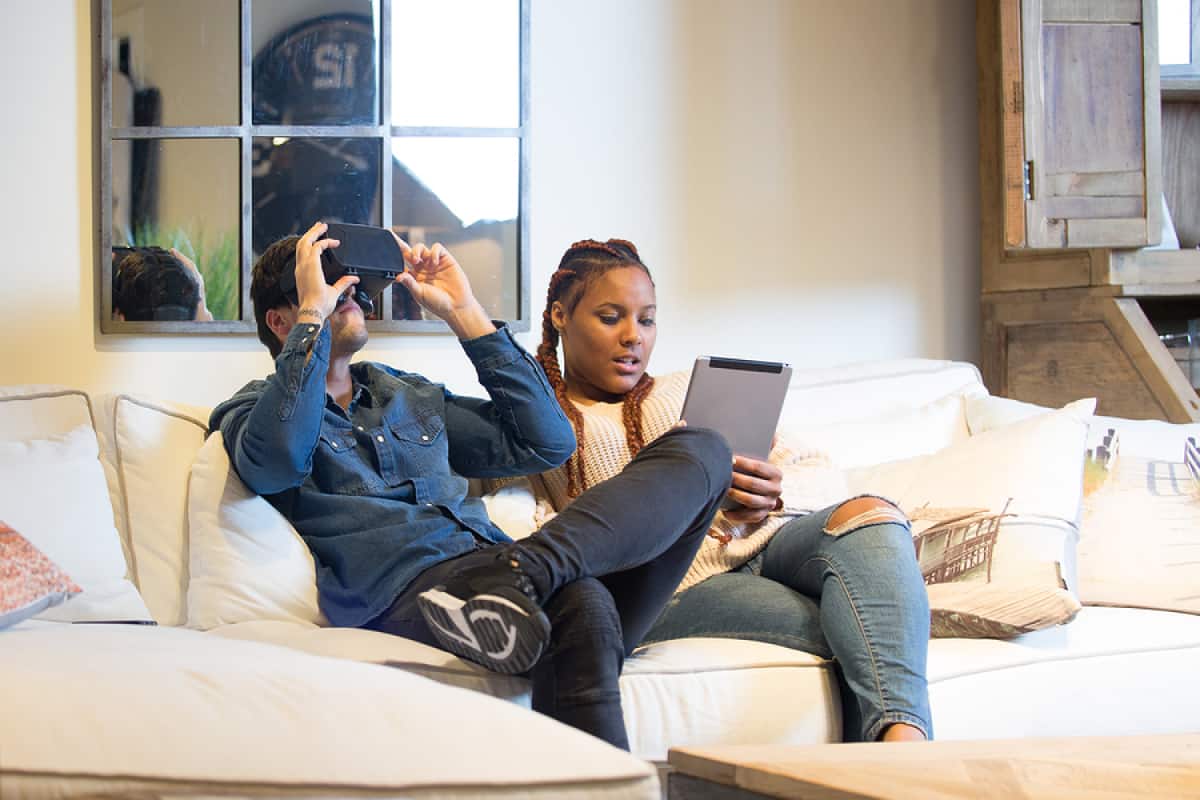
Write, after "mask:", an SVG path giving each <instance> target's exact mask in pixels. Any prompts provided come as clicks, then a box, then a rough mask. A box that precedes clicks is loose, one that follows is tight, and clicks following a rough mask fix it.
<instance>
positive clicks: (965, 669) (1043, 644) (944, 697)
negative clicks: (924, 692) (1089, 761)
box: [928, 608, 1200, 739]
mask: <svg viewBox="0 0 1200 800" xmlns="http://www.w3.org/2000/svg"><path fill="white" fill-rule="evenodd" d="M1198 673H1200V617H1198V616H1194V615H1189V614H1177V613H1171V612H1165V611H1147V610H1142V609H1130V608H1084V609H1082V610H1081V611H1080V612H1079V614H1078V616H1077V617H1076V618H1075V620H1074V621H1072V622H1071V624H1070V625H1061V626H1058V627H1055V628H1048V629H1046V630H1042V631H1036V632H1034V633H1028V634H1025V635H1023V636H1018V637H1016V638H1015V639H1009V640H1005V641H1000V640H995V639H937V640H934V641H931V642H930V643H929V668H928V675H929V695H930V703H931V705H932V709H933V720H934V734H935V736H937V738H939V739H997V738H1016V737H1027V736H1081V735H1091V736H1110V735H1112V736H1116V735H1139V734H1156V733H1183V732H1189V731H1194V730H1195V727H1196V719H1197V718H1200V692H1196V691H1193V689H1192V687H1194V685H1195V680H1196V675H1197V674H1198Z"/></svg>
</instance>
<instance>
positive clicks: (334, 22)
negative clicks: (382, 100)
mask: <svg viewBox="0 0 1200 800" xmlns="http://www.w3.org/2000/svg"><path fill="white" fill-rule="evenodd" d="M250 26H251V38H252V48H253V49H252V53H253V66H252V78H251V84H252V92H251V95H252V99H251V102H252V106H253V118H254V123H255V124H258V125H373V124H377V123H378V121H379V99H378V98H379V91H378V75H379V71H378V70H377V69H376V62H377V60H378V53H379V46H378V42H379V35H378V32H379V8H378V3H377V2H372V0H255V1H254V3H253V4H252V5H251V15H250Z"/></svg>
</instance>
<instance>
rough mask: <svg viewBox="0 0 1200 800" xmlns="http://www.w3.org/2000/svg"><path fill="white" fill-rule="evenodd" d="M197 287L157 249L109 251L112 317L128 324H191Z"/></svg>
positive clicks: (187, 272) (183, 268)
mask: <svg viewBox="0 0 1200 800" xmlns="http://www.w3.org/2000/svg"><path fill="white" fill-rule="evenodd" d="M199 303H200V283H199V281H198V280H197V278H196V276H195V275H194V274H193V273H192V271H191V270H190V269H188V268H187V267H186V266H184V264H183V262H181V261H180V260H179V259H178V258H176V257H175V256H174V255H173V254H172V253H171V252H170V251H169V250H164V249H163V248H161V247H114V248H113V301H112V305H113V313H114V314H120V315H121V318H123V319H126V320H129V321H131V322H149V321H167V320H192V319H195V318H196V311H197V308H198V307H199Z"/></svg>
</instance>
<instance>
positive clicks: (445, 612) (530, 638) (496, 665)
mask: <svg viewBox="0 0 1200 800" xmlns="http://www.w3.org/2000/svg"><path fill="white" fill-rule="evenodd" d="M417 605H418V607H419V608H420V609H421V615H422V616H423V617H425V622H426V623H427V624H428V625H429V628H430V630H431V631H433V635H434V636H436V637H437V640H438V642H440V643H441V645H442V646H443V647H444V648H446V649H447V650H449V651H450V652H452V653H454V654H455V655H459V656H462V657H463V658H466V659H468V660H470V661H474V662H475V663H476V664H480V665H482V666H484V667H487V668H488V669H490V670H492V671H493V672H501V673H504V674H508V675H513V674H516V673H520V672H525V671H527V670H528V669H529V668H530V667H532V666H533V665H534V664H536V663H537V660H538V658H540V657H541V655H542V651H543V650H544V649H545V647H546V643H547V642H548V641H549V639H550V621H549V620H548V619H547V618H546V615H545V613H543V612H542V610H541V609H537V610H536V613H534V614H532V615H531V614H530V613H529V612H528V611H527V610H526V609H524V608H522V607H521V606H520V605H518V604H517V603H516V602H514V601H512V600H510V599H508V598H506V597H504V596H502V595H499V594H479V595H475V596H474V597H472V598H471V599H470V600H466V601H463V600H460V599H459V598H457V597H455V596H454V595H451V594H447V593H446V592H444V591H442V590H440V589H430V590H428V591H425V592H421V594H420V596H419V597H418V598H417Z"/></svg>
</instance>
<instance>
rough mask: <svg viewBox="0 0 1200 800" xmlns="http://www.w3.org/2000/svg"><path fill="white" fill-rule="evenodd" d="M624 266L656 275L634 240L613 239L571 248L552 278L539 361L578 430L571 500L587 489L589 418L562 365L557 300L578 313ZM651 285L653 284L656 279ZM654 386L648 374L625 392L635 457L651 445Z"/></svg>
mask: <svg viewBox="0 0 1200 800" xmlns="http://www.w3.org/2000/svg"><path fill="white" fill-rule="evenodd" d="M620 267H636V268H638V269H640V270H642V271H643V272H645V273H646V277H647V278H649V277H650V270H648V269H647V268H646V265H645V264H643V263H642V259H641V257H640V256H638V251H637V248H636V247H634V246H633V243H632V242H627V241H625V240H624V239H609V240H608V241H607V242H598V241H596V240H595V239H584V240H583V241H579V242H575V244H573V245H571V246H570V247H569V248H567V252H566V253H564V254H563V257H562V260H561V261H559V262H558V269H557V270H555V271H554V274H553V275H551V276H550V288H549V289H547V291H546V309H545V311H543V312H542V343H541V344H540V345H539V346H538V349H537V361H538V363H539V364H541V365H542V369H543V370H545V372H546V377H547V378H548V379H549V380H550V386H551V387H552V388H553V389H554V395H555V397H557V398H558V404H559V405H560V406H562V409H563V411H564V412H565V413H566V415H567V419H569V420H571V426H572V427H573V428H574V429H575V440H576V442H577V445H576V448H575V453H574V455H572V456H571V458H570V460H568V461H567V465H566V467H567V496H568V497H571V498H575V497H578V496H579V495H580V493H582V492H583V491H584V490H585V489H587V479H586V477H585V476H584V471H583V461H584V458H583V456H584V453H583V450H584V446H585V445H584V443H585V441H586V439H585V437H584V431H583V414H581V413H580V411H579V409H578V408H576V407H575V404H574V403H572V402H571V400H570V398H568V397H567V384H566V381H564V380H563V376H562V369H561V368H560V367H559V364H558V339H559V336H558V330H557V329H556V328H555V327H554V323H553V321H552V319H551V315H550V312H551V309H552V308H553V306H554V303H555V301H557V302H559V303H561V304H562V306H563V308H565V309H566V310H567V313H572V312H574V311H575V307H576V306H578V305H579V301H580V300H581V299H582V298H583V295H584V293H585V292H586V291H587V288H588V286H590V285H591V283H592V282H593V281H595V280H596V279H597V278H599V277H600V276H601V275H603V274H605V273H606V272H609V271H610V270H614V269H618V268H620ZM651 283H652V284H653V280H652V281H651ZM653 386H654V378H652V377H650V375H649V374H648V373H644V372H643V373H642V377H641V378H640V379H639V380H638V382H637V384H636V385H635V386H634V387H633V388H632V389H630V390H629V391H628V392H627V393H626V394H625V397H624V400H623V402H622V404H621V420H622V422H623V423H624V427H625V441H626V442H627V443H628V444H629V454H630V455H637V453H638V451H639V450H641V449H642V447H643V446H644V445H645V444H646V439H645V435H644V433H643V431H642V401H643V400H645V399H646V395H648V394H649V393H650V389H651V388H652V387H653Z"/></svg>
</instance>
